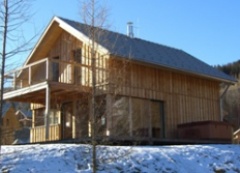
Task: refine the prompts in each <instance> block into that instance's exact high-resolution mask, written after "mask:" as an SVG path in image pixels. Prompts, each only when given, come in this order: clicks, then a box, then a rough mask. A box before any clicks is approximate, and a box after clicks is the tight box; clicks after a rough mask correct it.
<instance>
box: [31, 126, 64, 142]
mask: <svg viewBox="0 0 240 173" xmlns="http://www.w3.org/2000/svg"><path fill="white" fill-rule="evenodd" d="M48 136H49V137H48V139H46V127H45V126H36V127H34V128H32V129H31V132H30V143H36V142H47V141H57V140H60V139H61V126H60V125H59V124H54V125H50V126H49V135H48Z"/></svg>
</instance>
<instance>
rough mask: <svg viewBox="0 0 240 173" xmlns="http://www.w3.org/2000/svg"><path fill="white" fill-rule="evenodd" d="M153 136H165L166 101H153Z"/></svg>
mask: <svg viewBox="0 0 240 173" xmlns="http://www.w3.org/2000/svg"><path fill="white" fill-rule="evenodd" d="M151 116H152V137H153V138H165V115H164V102H163V101H151Z"/></svg>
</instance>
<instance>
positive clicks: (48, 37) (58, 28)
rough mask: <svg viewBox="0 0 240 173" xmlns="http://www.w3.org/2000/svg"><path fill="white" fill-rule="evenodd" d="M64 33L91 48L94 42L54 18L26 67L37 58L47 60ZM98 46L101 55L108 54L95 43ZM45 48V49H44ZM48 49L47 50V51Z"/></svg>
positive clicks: (57, 18)
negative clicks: (57, 40)
mask: <svg viewBox="0 0 240 173" xmlns="http://www.w3.org/2000/svg"><path fill="white" fill-rule="evenodd" d="M62 31H66V32H68V33H69V34H71V35H73V36H74V37H75V38H77V39H78V40H80V41H81V42H84V44H86V45H89V46H91V44H92V42H91V40H90V39H89V37H87V36H86V35H84V34H83V33H81V32H80V31H78V30H77V29H76V28H74V27H72V26H71V25H69V24H68V23H67V22H65V21H64V20H62V19H61V18H59V17H56V16H55V17H53V18H52V20H51V21H50V23H49V24H48V26H47V28H46V29H45V30H44V32H43V33H42V35H41V36H40V38H39V40H38V42H37V43H36V45H35V47H34V48H33V50H32V52H31V53H30V54H29V56H28V58H27V60H26V61H25V63H24V65H27V64H29V63H30V62H32V61H34V59H35V57H38V58H39V57H40V58H45V57H46V56H47V52H48V51H49V50H50V48H51V47H52V45H53V44H54V43H55V40H56V39H57V38H58V36H59V35H60V34H61V33H62ZM95 45H97V46H96V47H97V50H98V51H99V52H100V53H103V54H108V52H109V51H108V50H107V49H106V48H105V47H103V46H101V45H99V44H97V43H95ZM43 46H44V48H43ZM46 48H47V49H46Z"/></svg>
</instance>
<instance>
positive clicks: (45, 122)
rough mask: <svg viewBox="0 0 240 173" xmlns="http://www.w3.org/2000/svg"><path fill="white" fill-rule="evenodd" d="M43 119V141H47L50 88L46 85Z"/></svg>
mask: <svg viewBox="0 0 240 173" xmlns="http://www.w3.org/2000/svg"><path fill="white" fill-rule="evenodd" d="M45 105H46V106H45V115H44V116H45V117H44V124H45V129H46V131H45V139H46V141H48V139H49V112H50V87H49V85H47V88H46V100H45Z"/></svg>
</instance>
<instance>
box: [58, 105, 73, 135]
mask: <svg viewBox="0 0 240 173" xmlns="http://www.w3.org/2000/svg"><path fill="white" fill-rule="evenodd" d="M72 116H73V103H72V102H70V103H64V104H63V105H62V121H61V122H62V139H72V136H73V135H72V127H73V122H72Z"/></svg>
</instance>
